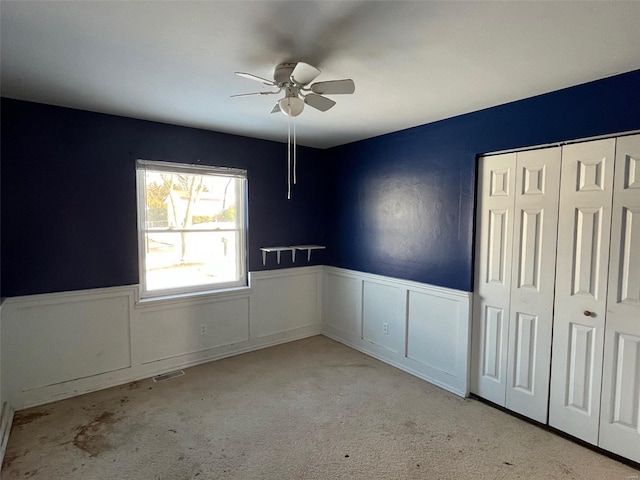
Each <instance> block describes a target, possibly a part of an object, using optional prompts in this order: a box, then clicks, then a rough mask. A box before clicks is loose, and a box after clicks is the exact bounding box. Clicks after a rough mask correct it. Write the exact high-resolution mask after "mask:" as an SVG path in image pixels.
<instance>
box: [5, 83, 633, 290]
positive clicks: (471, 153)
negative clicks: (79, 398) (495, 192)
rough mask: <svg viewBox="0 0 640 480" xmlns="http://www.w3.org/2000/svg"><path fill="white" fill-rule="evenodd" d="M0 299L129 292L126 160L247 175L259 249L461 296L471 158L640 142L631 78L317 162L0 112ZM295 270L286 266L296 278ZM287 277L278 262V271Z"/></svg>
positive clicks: (133, 277)
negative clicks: (565, 144)
mask: <svg viewBox="0 0 640 480" xmlns="http://www.w3.org/2000/svg"><path fill="white" fill-rule="evenodd" d="M1 108H2V147H1V148H2V150H1V155H2V165H1V168H2V185H1V188H2V192H1V202H2V203H1V216H2V219H1V223H2V225H1V228H2V245H1V246H2V254H1V266H2V283H1V285H2V295H4V296H14V295H26V294H34V293H44V292H54V291H67V290H78V289H86V288H96V287H106V286H116V285H127V284H135V283H138V269H137V237H136V208H135V204H136V202H135V160H136V159H137V158H142V159H147V160H167V161H174V162H185V163H197V161H198V160H200V162H201V163H203V164H209V165H222V166H230V167H239V168H246V169H247V170H248V172H249V218H250V224H249V254H250V259H249V265H250V269H251V270H261V269H264V268H276V265H275V258H274V257H273V256H270V257H269V261H268V263H267V265H266V267H263V266H262V263H261V258H260V253H259V248H260V247H262V246H273V245H292V244H305V243H320V244H326V245H327V246H328V247H329V248H328V250H327V251H326V252H322V251H320V252H314V254H313V256H312V262H311V263H312V264H320V263H327V264H330V265H335V266H339V267H344V268H351V269H354V270H360V271H365V272H372V273H378V274H382V275H388V276H392V277H397V278H404V279H409V280H416V281H420V282H425V283H430V284H434V285H441V286H445V287H451V288H457V289H461V290H471V289H472V284H473V217H474V212H473V209H474V195H475V172H476V158H477V155H478V154H481V153H486V152H491V151H497V150H504V149H511V148H519V147H525V146H534V145H539V144H544V143H552V142H561V141H564V140H570V139H576V138H583V137H589V136H594V135H603V134H609V133H617V132H623V131H629V130H636V129H640V115H639V114H638V112H639V111H640V71H635V72H631V73H628V74H624V75H618V76H616V77H611V78H608V79H604V80H600V81H597V82H591V83H588V84H584V85H580V86H576V87H572V88H568V89H565V90H561V91H558V92H553V93H550V94H547V95H541V96H538V97H534V98H530V99H526V100H521V101H518V102H514V103H510V104H507V105H502V106H498V107H494V108H490V109H486V110H482V111H479V112H474V113H471V114H468V115H462V116H459V117H455V118H451V119H447V120H443V121H440V122H435V123H432V124H428V125H424V126H420V127H416V128H412V129H408V130H403V131H401V132H396V133H392V134H389V135H383V136H380V137H376V138H372V139H369V140H364V141H361V142H356V143H352V144H349V145H344V146H341V147H336V148H333V149H329V150H315V149H310V148H301V149H300V151H299V159H300V172H299V180H300V184H299V186H298V188H297V189H296V191H295V192H294V199H293V200H292V201H287V200H286V198H285V193H286V171H285V168H286V164H285V154H286V147H285V146H284V145H283V144H280V143H274V142H267V141H262V140H256V139H250V138H246V137H239V136H233V135H226V134H221V133H215V132H209V131H204V130H197V129H190V128H184V127H177V126H171V125H165V124H159V123H154V122H145V121H140V120H133V119H127V118H122V117H115V116H110V115H102V114H96V113H90V112H83V111H79V110H71V109H65V108H59V107H52V106H45V105H40V104H33V103H28V102H21V101H16V100H7V99H3V100H2V104H1ZM299 264H301V263H299V262H298V263H296V265H299ZM287 266H291V263H290V261H289V260H288V256H287V255H284V256H283V261H282V264H281V267H287Z"/></svg>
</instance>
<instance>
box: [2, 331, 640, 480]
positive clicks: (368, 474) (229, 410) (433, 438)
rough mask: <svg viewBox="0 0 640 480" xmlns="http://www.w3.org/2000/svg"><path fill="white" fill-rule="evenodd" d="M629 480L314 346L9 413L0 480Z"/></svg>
mask: <svg viewBox="0 0 640 480" xmlns="http://www.w3.org/2000/svg"><path fill="white" fill-rule="evenodd" d="M638 474H639V472H638V471H637V470H634V469H632V468H631V467H629V466H626V465H623V464H621V463H618V462H616V461H614V460H612V459H609V458H607V457H605V456H603V455H600V454H598V453H595V452H593V451H591V450H588V449H586V448H583V447H581V446H579V445H576V444H574V443H572V442H570V441H568V440H565V439H563V438H560V437H558V436H556V435H553V434H552V433H549V432H547V431H544V430H542V429H540V428H538V427H536V426H534V425H531V424H529V423H526V422H523V421H521V420H519V419H516V418H514V417H512V416H510V415H507V414H505V413H503V412H500V411H498V410H496V409H494V408H491V407H489V406H487V405H484V404H483V403H481V402H478V401H474V400H469V399H467V400H464V399H462V398H459V397H456V396H455V395H452V394H450V393H448V392H445V391H443V390H441V389H439V388H437V387H434V386H433V385H430V384H428V383H426V382H424V381H422V380H419V379H417V378H415V377H413V376H411V375H408V374H406V373H404V372H401V371H399V370H396V369H395V368H392V367H390V366H388V365H385V364H383V363H381V362H379V361H377V360H374V359H372V358H370V357H367V356H365V355H363V354H361V353H359V352H357V351H355V350H352V349H350V348H347V347H345V346H343V345H341V344H339V343H337V342H334V341H332V340H330V339H327V338H325V337H322V336H317V337H313V338H309V339H305V340H301V341H297V342H293V343H289V344H286V345H280V346H277V347H272V348H269V349H265V350H260V351H257V352H253V353H248V354H245V355H241V356H237V357H233V358H229V359H225V360H220V361H217V362H212V363H209V364H206V365H201V366H198V367H194V368H190V369H188V370H186V375H184V376H182V377H178V378H174V379H171V380H167V381H165V382H161V383H153V382H152V381H151V380H145V381H141V382H135V383H133V384H129V385H124V386H121V387H116V388H111V389H109V390H103V391H101V392H96V393H92V394H88V395H83V396H81V397H76V398H73V399H69V400H64V401H61V402H57V403H53V404H50V405H46V406H43V407H38V408H33V409H30V410H24V411H22V412H19V413H18V414H17V415H16V418H15V422H14V426H13V429H12V432H11V437H10V439H9V445H8V448H7V453H6V457H5V462H4V466H3V470H2V480H16V479H56V480H58V479H78V480H87V479H90V480H94V479H96V480H102V479H104V480H107V479H109V480H115V479H118V480H123V479H127V480H137V479H140V480H143V479H144V480H150V479H162V480H187V479H193V480H196V479H197V480H201V479H218V478H222V479H243V480H247V479H342V478H344V479H347V478H348V479H396V478H397V479H418V478H420V479H456V480H459V479H543V478H544V479H580V480H585V479H599V480H600V479H615V480H618V479H619V480H628V479H633V478H638Z"/></svg>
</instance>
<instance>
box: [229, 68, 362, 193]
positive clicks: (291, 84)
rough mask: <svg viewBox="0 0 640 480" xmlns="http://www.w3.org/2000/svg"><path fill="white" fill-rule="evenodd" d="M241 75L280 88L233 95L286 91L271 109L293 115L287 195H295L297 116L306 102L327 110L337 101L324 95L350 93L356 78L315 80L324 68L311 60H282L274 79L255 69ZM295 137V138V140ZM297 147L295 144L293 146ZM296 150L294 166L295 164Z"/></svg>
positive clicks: (289, 136) (239, 73)
mask: <svg viewBox="0 0 640 480" xmlns="http://www.w3.org/2000/svg"><path fill="white" fill-rule="evenodd" d="M235 73H236V75H239V76H240V77H244V78H248V79H249V80H255V81H257V82H260V83H262V84H264V85H267V86H268V87H273V88H277V90H275V91H266V92H253V93H241V94H239V95H231V96H232V97H247V96H250V95H277V94H279V93H280V92H282V91H284V97H282V98H281V99H280V100H278V102H277V103H276V104H275V105H274V107H273V108H272V109H271V113H276V112H282V113H284V114H285V115H286V116H287V117H289V130H288V138H287V199H290V198H291V183H292V182H293V184H294V185H295V184H296V183H297V182H298V181H297V156H296V124H295V117H297V116H298V115H300V114H301V113H302V110H304V106H305V104H306V105H310V106H312V107H313V108H316V109H318V110H320V111H321V112H326V111H327V110H329V109H330V108H331V107H333V106H334V105H335V104H336V102H334V101H333V100H331V99H330V98H327V97H325V96H324V95H335V94H349V93H353V92H355V90H356V86H355V84H354V83H353V80H351V79H350V78H348V79H344V80H329V81H327V82H316V83H311V82H313V81H314V80H315V79H316V77H317V76H318V75H320V70H318V69H317V68H316V67H314V66H312V65H309V64H308V63H304V62H298V63H281V64H279V65H277V66H276V69H275V70H274V72H273V80H267V79H266V78H262V77H258V76H257V75H253V74H251V73H244V72H235ZM292 124H293V139H292V137H291V125H292ZM292 140H293V142H292ZM292 147H293V148H292ZM292 151H293V168H292V165H291V160H292Z"/></svg>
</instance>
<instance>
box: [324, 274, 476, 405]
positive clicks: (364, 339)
mask: <svg viewBox="0 0 640 480" xmlns="http://www.w3.org/2000/svg"><path fill="white" fill-rule="evenodd" d="M323 292H324V296H323V301H324V306H323V325H322V333H323V334H324V335H326V336H328V337H329V338H332V339H334V340H337V341H339V342H342V343H344V344H345V345H348V346H350V347H352V348H355V349H356V350H359V351H361V352H363V353H366V354H367V355H371V356H372V357H374V358H377V359H379V360H381V361H383V362H385V363H388V364H390V365H393V366H394V367H397V368H399V369H401V370H403V371H405V372H408V373H410V374H412V375H415V376H416V377H418V378H421V379H423V380H426V381H428V382H430V383H433V384H435V385H437V386H439V387H441V388H444V389H445V390H448V391H450V392H452V393H455V394H456V395H459V396H462V397H466V396H467V395H468V394H469V360H470V355H469V348H470V334H471V293H469V292H463V291H459V290H452V289H448V288H443V287H437V286H432V285H427V284H422V283H418V282H412V281H407V280H401V279H396V278H388V277H383V276H380V275H373V274H369V273H363V272H357V271H353V270H346V269H341V268H335V267H325V273H324V285H323Z"/></svg>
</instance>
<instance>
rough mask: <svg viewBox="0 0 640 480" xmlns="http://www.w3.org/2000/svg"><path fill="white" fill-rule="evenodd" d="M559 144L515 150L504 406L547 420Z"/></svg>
mask: <svg viewBox="0 0 640 480" xmlns="http://www.w3.org/2000/svg"><path fill="white" fill-rule="evenodd" d="M560 162H561V149H560V147H555V148H545V149H540V150H531V151H528V152H519V153H518V154H517V161H516V164H517V172H516V197H515V210H514V230H513V231H514V234H513V261H512V264H511V272H512V273H511V305H510V308H509V349H508V355H507V356H508V360H507V390H506V394H507V395H506V407H507V408H509V409H510V410H513V411H514V412H518V413H520V414H522V415H525V416H527V417H529V418H532V419H534V420H537V421H538V422H541V423H547V411H548V403H549V377H550V374H551V333H552V328H553V290H554V279H555V274H556V241H557V232H558V196H559V190H560Z"/></svg>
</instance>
